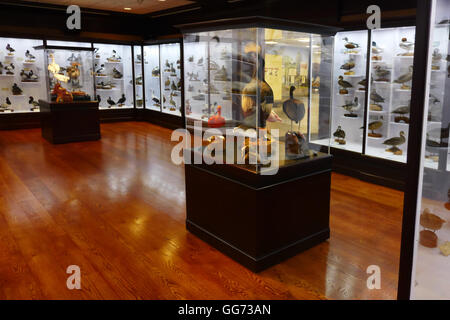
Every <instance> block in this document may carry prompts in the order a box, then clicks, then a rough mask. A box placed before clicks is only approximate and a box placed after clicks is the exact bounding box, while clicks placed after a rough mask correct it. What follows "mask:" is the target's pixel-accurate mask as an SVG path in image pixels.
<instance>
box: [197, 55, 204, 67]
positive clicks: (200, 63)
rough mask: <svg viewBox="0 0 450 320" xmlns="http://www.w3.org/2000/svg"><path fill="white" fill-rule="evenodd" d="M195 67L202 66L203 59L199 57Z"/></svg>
mask: <svg viewBox="0 0 450 320" xmlns="http://www.w3.org/2000/svg"><path fill="white" fill-rule="evenodd" d="M197 65H198V66H202V65H203V57H201V58H200V59H198V61H197Z"/></svg>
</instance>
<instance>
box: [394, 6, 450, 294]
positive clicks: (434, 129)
mask: <svg viewBox="0 0 450 320" xmlns="http://www.w3.org/2000/svg"><path fill="white" fill-rule="evenodd" d="M422 7H425V8H421V10H423V11H421V14H420V16H421V18H422V19H424V24H425V23H426V26H422V28H423V29H421V30H422V32H421V35H422V37H423V38H424V40H423V42H425V39H426V40H427V43H424V46H425V47H426V48H427V49H428V57H427V58H428V61H427V63H426V64H424V65H422V64H415V65H414V67H415V68H416V67H417V68H421V69H420V72H418V74H420V79H419V77H417V79H416V78H414V81H415V83H414V85H415V86H416V87H415V88H417V89H421V87H420V85H423V86H424V87H425V90H424V95H423V97H421V98H423V101H420V104H422V103H423V104H424V110H423V122H422V123H421V125H422V145H421V152H420V154H417V155H416V157H415V159H413V160H416V159H417V160H419V159H420V161H418V166H419V167H420V170H419V171H420V172H419V173H416V172H414V173H411V174H412V175H414V177H416V178H417V179H418V185H411V186H410V188H411V189H410V190H408V192H410V193H408V194H406V198H405V201H408V200H410V201H414V202H416V204H410V203H407V206H406V209H405V215H406V217H405V218H404V219H405V220H406V223H404V230H409V229H410V228H412V227H415V232H414V233H411V235H413V237H414V241H409V239H407V237H406V236H404V239H403V244H402V250H404V252H406V253H409V250H410V248H411V247H412V248H413V252H414V255H413V259H412V260H413V266H412V267H411V266H410V265H409V264H408V263H407V262H405V263H402V264H401V267H402V268H401V270H400V272H401V273H402V274H406V276H405V277H403V278H401V279H400V280H401V281H400V286H401V287H400V288H399V291H400V292H401V294H402V296H401V297H402V298H406V297H405V295H406V294H407V293H409V298H411V299H437V300H441V299H443V300H449V299H450V286H449V281H448V279H449V278H450V172H449V170H450V168H449V163H450V161H449V159H450V157H449V152H450V151H449V128H450V60H449V53H450V0H433V1H424V3H423V5H422ZM425 18H429V19H430V20H429V23H428V21H426V19H425ZM427 27H429V29H427ZM418 30H419V26H418ZM418 32H419V31H418ZM421 50H423V51H425V49H421ZM424 56H425V55H424ZM422 68H423V69H426V72H425V74H426V78H425V79H424V77H423V76H422V74H423V72H422V71H424V70H422ZM418 111H419V110H418V109H417V113H418ZM410 147H411V145H410ZM411 157H412V155H411ZM413 164H414V163H413ZM411 182H412V181H411ZM416 191H417V198H416V197H414V198H411V199H409V195H410V194H411V195H412V194H415V192H416ZM413 210H414V211H415V212H414V213H415V219H411V217H413V216H414V215H412V214H411V211H413ZM404 256H406V254H404ZM405 261H406V260H405ZM410 274H412V276H411V278H410V279H407V277H408V276H409V275H410ZM406 282H407V283H406ZM408 285H409V286H408ZM405 287H409V289H410V290H409V292H405V290H404V288H405Z"/></svg>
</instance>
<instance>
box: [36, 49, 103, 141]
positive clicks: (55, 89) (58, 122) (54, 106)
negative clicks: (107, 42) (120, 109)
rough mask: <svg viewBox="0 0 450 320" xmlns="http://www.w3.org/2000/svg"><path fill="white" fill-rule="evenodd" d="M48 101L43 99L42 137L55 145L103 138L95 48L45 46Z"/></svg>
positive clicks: (41, 102)
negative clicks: (96, 78)
mask: <svg viewBox="0 0 450 320" xmlns="http://www.w3.org/2000/svg"><path fill="white" fill-rule="evenodd" d="M35 49H36V50H43V53H44V60H45V69H46V78H45V79H46V88H47V99H46V100H39V105H40V107H41V127H42V136H43V137H44V138H45V139H47V140H49V141H50V142H52V143H65V142H73V141H85V140H96V139H99V138H100V124H99V123H100V120H99V113H98V101H95V96H96V95H95V87H94V74H93V72H94V71H93V51H94V49H93V48H92V47H84V48H83V47H70V46H56V45H49V44H46V45H43V46H38V47H35Z"/></svg>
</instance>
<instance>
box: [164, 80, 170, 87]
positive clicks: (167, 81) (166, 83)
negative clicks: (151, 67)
mask: <svg viewBox="0 0 450 320" xmlns="http://www.w3.org/2000/svg"><path fill="white" fill-rule="evenodd" d="M170 83H171V82H170V79H166V81H165V82H164V87H165V89H164V90H170V87H169V86H170Z"/></svg>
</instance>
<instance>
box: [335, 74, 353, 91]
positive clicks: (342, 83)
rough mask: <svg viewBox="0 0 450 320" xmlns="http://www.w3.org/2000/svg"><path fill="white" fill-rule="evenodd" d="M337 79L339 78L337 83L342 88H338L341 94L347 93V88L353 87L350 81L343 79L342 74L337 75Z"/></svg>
mask: <svg viewBox="0 0 450 320" xmlns="http://www.w3.org/2000/svg"><path fill="white" fill-rule="evenodd" d="M338 79H339V80H338V84H339V85H340V86H341V87H342V88H343V89H341V90H339V92H340V93H341V94H347V93H348V90H347V88H353V85H352V84H351V83H350V82H348V81H346V80H344V77H343V76H339V78H338Z"/></svg>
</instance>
